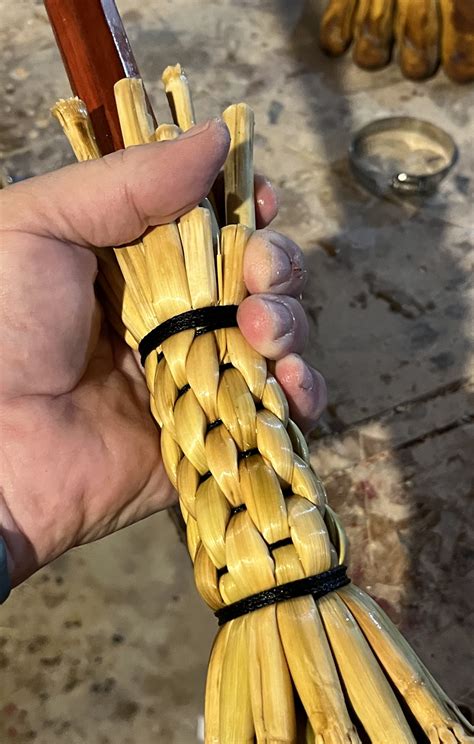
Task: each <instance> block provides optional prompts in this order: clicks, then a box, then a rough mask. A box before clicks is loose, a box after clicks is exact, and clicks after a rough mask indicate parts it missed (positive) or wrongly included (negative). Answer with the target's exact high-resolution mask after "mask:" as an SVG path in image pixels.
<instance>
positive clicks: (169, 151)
mask: <svg viewBox="0 0 474 744" xmlns="http://www.w3.org/2000/svg"><path fill="white" fill-rule="evenodd" d="M229 143H230V137H229V132H228V130H227V127H226V126H225V124H224V122H223V121H222V120H221V119H211V120H209V121H207V122H206V123H205V124H202V125H200V126H196V127H193V128H192V129H189V130H188V131H187V132H186V133H185V134H183V135H181V136H180V137H178V139H176V140H172V141H169V142H154V143H151V144H148V145H139V146H137V147H130V148H128V149H126V150H120V151H118V152H114V153H112V154H111V155H107V156H105V157H104V158H101V159H100V160H91V161H87V162H85V163H77V164H75V165H70V166H68V167H66V168H62V169H61V170H59V171H56V172H54V173H48V174H46V175H44V176H40V177H38V178H32V179H31V180H28V181H23V182H22V183H19V184H16V185H14V186H10V187H9V188H8V189H5V191H4V194H3V197H2V200H3V208H2V216H3V223H4V225H6V227H7V228H8V229H15V230H22V231H24V232H33V233H34V234H36V235H38V234H40V235H44V236H48V237H55V238H59V239H60V240H64V241H68V242H73V243H76V244H77V245H84V246H98V247H100V246H109V245H121V244H124V243H130V242H132V241H133V240H136V238H138V237H140V235H142V233H143V232H144V231H145V230H146V229H147V228H148V227H151V226H154V225H160V224H164V223H166V222H171V221H172V220H174V219H175V218H176V217H179V215H181V214H184V213H185V212H187V211H189V210H190V209H192V208H193V207H194V206H196V204H198V203H199V202H200V201H201V200H202V199H203V198H204V197H205V196H206V195H207V194H208V193H209V191H210V189H211V187H212V184H213V183H214V180H215V178H216V176H217V174H218V172H219V169H220V168H221V166H222V165H223V163H224V160H225V158H226V156H227V152H228V149H229Z"/></svg>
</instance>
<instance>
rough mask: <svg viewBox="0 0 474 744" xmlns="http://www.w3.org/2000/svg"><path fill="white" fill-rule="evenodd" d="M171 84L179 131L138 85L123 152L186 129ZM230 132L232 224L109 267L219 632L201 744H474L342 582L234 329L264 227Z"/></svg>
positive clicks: (321, 504)
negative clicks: (246, 269) (160, 119)
mask: <svg viewBox="0 0 474 744" xmlns="http://www.w3.org/2000/svg"><path fill="white" fill-rule="evenodd" d="M163 82H164V86H165V90H166V93H167V96H168V99H169V100H170V102H171V109H172V112H173V116H174V118H175V126H173V125H167V124H165V125H161V126H160V127H158V128H157V129H156V130H155V128H154V124H153V122H152V120H151V118H150V115H149V112H148V109H147V102H146V98H145V93H144V88H143V85H142V82H141V80H140V79H139V78H126V79H123V80H121V81H119V82H118V83H117V84H116V85H115V97H116V102H117V109H118V114H119V119H120V124H121V132H122V137H123V141H124V144H125V146H126V147H128V146H131V145H136V144H141V143H144V142H150V141H152V140H153V139H168V138H171V137H174V136H177V135H178V133H179V131H182V130H185V129H187V128H189V127H190V126H192V125H193V123H194V120H195V117H194V111H193V106H192V101H191V96H190V93H189V88H188V84H187V80H186V78H185V76H184V75H183V73H182V71H181V68H180V66H179V65H176V66H175V67H168V68H167V69H166V70H165V72H164V75H163ZM53 113H54V115H55V116H56V117H57V118H58V119H59V121H60V123H61V125H62V126H63V128H64V130H65V132H66V135H67V137H68V139H69V141H70V143H71V145H72V147H73V150H74V152H75V154H76V156H77V157H78V158H79V159H81V160H84V159H89V158H95V157H99V155H100V153H99V149H98V146H97V143H96V141H95V138H94V133H93V130H92V125H91V122H90V120H89V117H88V114H87V111H86V108H85V106H84V104H83V103H82V102H81V101H80V100H79V99H77V98H74V99H69V100H66V101H59V102H58V104H56V106H55V107H54V109H53ZM223 119H224V121H225V122H226V124H227V126H228V128H229V130H230V133H231V148H230V152H229V155H228V158H227V161H226V164H225V167H224V184H225V205H226V217H225V221H224V223H223V224H222V225H221V226H220V227H219V228H218V225H217V217H216V215H215V213H214V210H213V208H212V206H211V203H210V202H209V201H206V203H205V204H204V205H203V206H199V207H197V208H196V209H193V210H192V211H191V212H189V213H188V214H186V215H185V216H183V217H181V218H180V219H179V220H177V221H176V222H175V223H171V224H169V225H164V226H160V227H157V228H155V229H154V230H152V231H151V232H149V233H147V234H146V235H144V236H143V238H142V240H141V242H139V243H136V244H134V245H133V246H129V247H126V248H119V249H115V250H114V256H115V257H114V258H113V257H112V254H111V253H109V254H107V252H105V251H101V253H100V255H99V266H100V280H99V281H100V285H101V288H102V292H103V295H104V296H105V304H106V307H107V310H108V312H109V314H110V316H111V318H112V320H113V322H114V325H115V327H116V329H117V330H118V331H119V332H120V333H122V335H123V336H124V337H125V338H126V340H127V342H128V343H129V345H130V346H131V347H132V348H134V349H138V350H139V353H140V355H141V360H142V363H143V365H144V371H145V377H146V381H147V385H148V389H149V391H150V406H151V410H152V413H153V415H154V417H155V419H156V421H157V423H158V424H159V426H160V427H161V429H162V437H161V446H162V454H163V460H164V463H165V466H166V470H167V473H168V476H169V478H170V480H171V482H172V483H173V485H174V486H175V488H176V489H177V490H178V493H179V498H180V507H181V511H182V514H183V517H184V521H185V522H186V533H187V543H188V549H189V552H190V555H191V558H192V560H193V563H194V574H195V580H196V585H197V588H198V591H199V592H200V594H201V596H202V597H203V599H204V601H205V602H206V603H207V604H208V605H209V607H210V608H211V609H212V610H213V611H214V612H215V613H216V615H217V617H218V620H219V624H220V626H221V627H220V630H219V632H218V635H217V638H216V641H215V643H214V647H213V650H212V654H211V658H210V663H209V672H208V680H207V689H206V714H205V720H206V734H205V736H206V742H208V743H209V744H217V743H219V744H247V743H249V744H250V742H254V741H257V742H259V743H260V742H262V743H264V742H265V743H266V744H277V742H278V744H282V743H283V742H285V744H286V743H288V744H289V743H290V742H297V741H303V742H315V744H316V743H317V744H342V743H343V742H344V743H345V742H347V743H349V742H350V743H351V744H352V743H355V742H361V741H367V737H368V740H369V741H371V742H374V743H376V744H405V743H408V742H410V743H413V744H414V743H415V742H422V741H429V742H432V743H433V744H438V743H439V744H441V743H443V744H451V743H453V744H454V743H455V742H468V741H474V738H473V737H471V736H469V735H468V733H467V732H468V731H469V732H471V733H472V727H471V726H470V724H469V723H468V722H467V721H466V720H465V719H464V717H463V716H462V714H461V713H460V712H459V710H458V709H457V708H456V707H455V705H454V704H453V703H452V702H451V701H450V700H449V699H448V697H447V696H446V695H445V693H444V692H443V691H442V690H441V688H440V687H439V686H438V684H437V683H436V682H435V681H434V679H433V678H432V677H431V675H430V674H429V672H428V671H427V670H426V669H425V667H424V666H423V664H422V663H421V661H420V660H419V659H418V658H417V656H416V655H415V653H414V652H413V651H412V649H411V648H410V646H409V645H408V643H407V642H406V641H405V640H404V638H403V637H402V636H401V634H400V633H399V632H398V630H397V629H396V628H395V626H394V625H393V624H392V623H391V621H390V620H389V619H388V617H387V616H386V615H385V614H384V613H383V611H382V610H381V609H380V608H379V607H378V606H377V605H376V603H375V602H374V601H373V600H372V599H370V598H369V597H368V596H367V594H365V593H364V592H362V591H361V590H360V589H357V588H356V587H355V586H353V585H352V584H350V583H348V582H349V580H348V579H347V577H346V572H345V567H344V561H345V558H346V553H347V541H346V537H345V533H344V530H343V528H342V526H341V524H340V522H339V520H338V518H337V516H336V514H335V513H334V512H333V511H332V510H331V508H330V507H329V506H328V505H327V503H326V496H325V491H324V487H323V485H322V483H321V481H320V479H319V478H318V476H317V475H316V474H315V473H314V471H313V470H312V468H311V466H310V464H309V456H308V449H307V446H306V443H305V441H304V438H303V436H302V434H301V432H300V431H299V429H298V427H297V426H296V425H295V424H294V422H292V421H291V419H289V416H288V405H287V401H286V399H285V396H284V393H283V391H282V390H281V388H280V387H279V385H278V383H277V382H276V380H275V379H274V377H273V376H272V375H271V374H270V372H269V370H268V368H267V364H266V361H265V360H264V359H263V358H262V357H261V356H260V355H259V354H257V353H256V352H255V351H254V350H253V349H252V348H251V347H250V346H249V345H248V344H247V342H246V341H245V340H244V338H243V337H242V336H241V334H240V331H239V330H238V329H237V328H236V327H235V324H236V321H235V308H236V306H237V305H238V303H239V302H241V301H242V299H243V298H244V297H245V294H246V291H245V286H244V283H243V279H242V261H243V255H244V251H245V246H246V243H247V240H248V238H249V236H250V235H251V233H252V231H253V230H254V227H255V216H254V201H253V169H252V140H253V114H252V111H251V110H250V109H249V107H248V106H246V105H245V104H237V105H233V106H230V107H229V108H228V109H226V110H225V111H224V113H223ZM177 127H179V129H178V128H177ZM364 737H365V738H364Z"/></svg>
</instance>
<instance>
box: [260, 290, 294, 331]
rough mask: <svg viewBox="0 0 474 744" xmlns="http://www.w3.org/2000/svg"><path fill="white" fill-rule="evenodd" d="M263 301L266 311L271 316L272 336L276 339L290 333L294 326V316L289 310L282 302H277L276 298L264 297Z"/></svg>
mask: <svg viewBox="0 0 474 744" xmlns="http://www.w3.org/2000/svg"><path fill="white" fill-rule="evenodd" d="M264 302H265V306H266V308H267V310H268V312H269V313H271V316H272V321H273V324H274V333H273V338H274V339H275V340H276V339H279V338H281V337H282V336H286V335H287V334H288V333H291V332H292V331H293V330H294V327H295V316H294V315H293V313H292V312H291V310H290V309H289V308H288V307H287V306H286V305H284V304H283V302H279V301H278V300H274V299H264Z"/></svg>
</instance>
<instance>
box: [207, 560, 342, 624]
mask: <svg viewBox="0 0 474 744" xmlns="http://www.w3.org/2000/svg"><path fill="white" fill-rule="evenodd" d="M346 571H347V568H346V566H336V567H335V568H330V569H329V571H324V572H323V573H320V574H317V575H316V576H308V577H307V578H306V579H297V580H296V581H290V582H289V583H288V584H282V585H281V586H274V587H272V588H271V589H266V590H265V591H264V592H259V593H258V594H252V596H250V597H246V598H245V599H241V600H239V601H238V602H234V603H233V604H231V605H228V606H227V607H222V609H220V610H217V612H215V613H214V614H215V616H216V617H217V619H218V620H219V625H224V624H225V623H228V622H229V620H235V618H236V617H241V615H248V613H249V612H253V611H254V610H260V609H261V608H262V607H267V606H268V605H272V604H276V603H277V602H285V601H286V600H288V599H295V598H296V597H304V596H306V595H308V594H311V596H312V597H314V599H321V597H324V596H325V595H326V594H329V592H333V591H335V590H336V589H341V587H343V586H346V585H347V584H349V583H350V581H351V580H350V579H349V578H348V577H347V575H346Z"/></svg>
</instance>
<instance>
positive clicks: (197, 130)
mask: <svg viewBox="0 0 474 744" xmlns="http://www.w3.org/2000/svg"><path fill="white" fill-rule="evenodd" d="M218 122H219V123H222V119H219V118H218V117H217V118H215V119H208V120H207V121H205V122H204V123H203V124H195V125H194V126H193V127H191V129H188V130H187V131H186V132H184V134H180V136H179V137H178V139H180V140H184V139H190V138H191V137H196V136H197V135H198V134H202V133H203V132H205V131H206V130H207V129H209V128H210V127H211V126H212V125H213V124H217V123H218Z"/></svg>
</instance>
